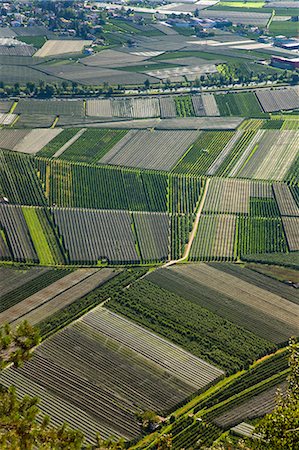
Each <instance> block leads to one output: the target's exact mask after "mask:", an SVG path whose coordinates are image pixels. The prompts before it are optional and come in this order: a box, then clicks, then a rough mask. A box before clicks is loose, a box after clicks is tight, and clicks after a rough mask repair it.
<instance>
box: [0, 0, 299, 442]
mask: <svg viewBox="0 0 299 450" xmlns="http://www.w3.org/2000/svg"><path fill="white" fill-rule="evenodd" d="M210 3H211V4H209V5H208V4H207V3H205V2H204V4H187V3H186V4H184V5H173V4H171V5H164V6H162V7H161V8H162V9H161V12H162V11H164V13H165V15H166V17H167V19H165V21H167V20H168V18H169V16H168V14H170V13H171V8H173V9H174V10H175V11H177V12H183V13H186V12H188V11H189V12H191V14H194V12H195V10H196V9H197V8H199V9H200V10H201V11H200V13H199V17H200V18H201V19H202V18H207V17H210V18H220V19H221V20H222V18H227V19H228V21H229V22H232V23H233V26H230V25H224V24H223V26H224V28H213V29H212V30H211V31H212V32H213V37H210V36H207V34H209V31H210V30H208V31H207V33H206V32H205V31H203V30H199V29H198V27H196V28H195V27H192V26H191V27H188V28H187V27H186V28H185V27H180V26H174V27H172V26H167V25H165V23H164V21H163V23H160V19H159V18H158V19H157V20H156V22H155V23H153V20H152V17H153V14H154V13H153V12H151V14H150V15H149V14H148V15H144V16H143V17H142V21H137V20H136V18H137V16H138V14H139V13H137V12H135V13H132V12H130V15H128V16H124V15H123V14H122V17H118V18H117V17H116V16H117V15H118V12H117V10H115V11H114V13H113V17H112V15H111V14H106V13H105V14H103V16H102V18H101V26H100V27H93V25H94V20H95V19H94V16H96V15H97V12H95V11H94V9H93V10H90V9H88V8H87V14H88V15H90V17H89V21H90V23H93V25H92V27H91V28H89V32H90V34H88V35H92V36H93V37H95V38H96V39H95V40H93V41H91V40H88V41H85V40H79V39H77V38H76V39H73V38H71V37H70V36H69V37H67V38H65V37H64V38H62V39H60V38H61V36H59V37H58V34H59V33H58V32H49V30H47V28H46V27H36V26H30V27H29V26H28V27H26V26H21V27H14V28H13V29H11V28H8V29H7V30H6V29H5V28H3V27H2V28H0V41H1V42H0V47H1V48H0V73H1V77H0V78H1V79H0V82H1V83H2V84H1V89H0V91H1V92H0V94H1V96H2V97H3V100H1V101H0V128H1V129H0V261H1V267H0V291H1V294H0V322H1V323H5V322H10V323H11V324H12V326H15V325H16V324H18V323H20V322H21V321H22V320H23V319H27V320H28V321H29V322H30V323H32V324H35V325H37V326H38V327H39V329H40V332H41V335H42V338H43V340H44V341H43V343H42V344H41V345H40V346H38V348H37V349H36V350H35V354H34V356H33V358H32V359H31V360H30V361H29V362H26V363H25V365H24V366H23V367H22V368H20V369H18V370H12V369H8V370H6V371H4V372H3V373H1V375H0V382H1V383H2V384H3V385H4V386H9V385H10V384H14V385H15V386H16V387H17V390H18V392H19V395H20V396H22V395H24V394H30V395H32V396H33V395H38V396H39V397H40V398H41V410H42V412H43V413H46V414H49V416H50V417H51V418H52V422H53V423H54V424H58V423H60V424H61V423H63V422H65V421H66V422H67V423H68V424H70V426H72V427H74V428H78V429H80V430H82V431H83V432H84V434H85V436H86V442H87V443H94V442H95V436H96V433H97V432H100V434H101V436H102V437H103V438H109V437H111V436H112V438H113V439H117V438H119V437H124V438H125V439H126V440H128V441H129V440H132V439H134V442H133V441H131V442H130V443H128V446H134V448H136V450H137V449H145V448H153V449H154V448H156V447H158V446H159V445H160V444H158V443H157V441H156V439H157V438H159V436H160V435H165V434H166V435H171V436H172V447H173V449H174V450H181V449H182V448H184V449H191V448H203V447H209V446H211V445H212V443H213V442H214V441H215V440H216V439H218V438H219V437H220V436H221V435H222V434H223V433H224V432H228V433H229V434H230V433H231V432H230V431H229V430H230V428H231V427H234V426H237V428H239V429H240V430H241V431H242V430H243V431H244V429H245V432H246V430H247V431H248V429H249V428H250V425H245V426H244V425H241V426H240V427H238V424H239V422H242V421H248V420H251V419H255V418H256V417H257V416H261V415H263V414H265V413H266V412H268V411H270V410H271V409H272V408H273V405H274V397H275V391H276V389H277V387H281V388H282V389H283V390H284V389H285V380H286V377H287V375H288V371H289V369H288V363H287V352H286V350H285V348H284V347H285V346H286V345H287V342H288V339H289V337H290V336H291V335H294V336H298V335H299V327H298V323H299V310H298V308H299V295H298V289H296V287H297V284H296V283H298V280H299V278H298V277H299V275H298V268H299V222H298V221H299V153H298V144H297V142H298V139H299V135H298V130H299V120H298V118H299V116H298V110H299V97H298V89H297V86H296V74H295V73H293V72H292V71H291V70H284V69H279V68H276V67H273V66H272V65H271V64H270V60H271V56H272V55H276V56H285V57H290V58H291V57H292V51H291V50H286V49H283V48H280V47H278V46H273V45H272V43H271V42H268V43H264V42H258V40H259V41H260V39H258V38H259V37H260V36H261V35H269V36H271V35H273V33H275V30H276V31H277V32H278V30H280V34H282V33H283V34H286V35H287V36H288V35H291V34H293V32H294V29H295V27H296V25H295V22H293V21H290V20H289V17H291V15H293V14H295V13H296V11H295V10H294V5H293V4H292V2H290V4H289V2H288V5H286V4H285V2H283V3H284V7H281V6H282V5H280V4H278V3H282V2H270V4H268V3H267V4H264V3H263V2H258V1H257V2H247V3H242V2H225V1H222V2H220V3H218V4H217V5H216V4H215V6H212V3H213V2H210ZM287 6H288V7H287ZM295 6H296V5H295ZM108 7H109V8H111V7H113V5H111V4H109V5H108ZM121 7H122V6H120V8H121ZM74 8H76V6H75V4H74ZM93 8H94V6H93ZM125 8H127V7H125ZM130 8H132V9H134V8H135V7H134V6H132V5H131V6H130ZM85 9H86V8H83V10H82V11H81V13H82V14H83V15H84V14H85ZM153 9H154V8H153ZM272 9H273V10H275V14H274V13H273V17H271V13H272ZM8 17H10V16H8ZM80 17H81V16H80ZM270 17H271V19H270ZM269 19H270V20H269ZM272 19H273V20H272ZM5 20H6V19H5ZM25 20H26V16H25ZM76 20H77V19H76ZM80 20H81V19H80ZM177 20H179V21H182V20H187V21H189V18H188V17H187V16H186V15H184V19H183V18H178V17H177ZM70 21H71V22H73V20H72V19H70ZM89 21H88V23H89ZM78 23H80V22H79V21H77V22H76V26H74V31H75V32H76V33H78V36H79V35H81V36H82V33H83V32H84V33H85V31H84V30H83V29H81V28H80V26H79V27H78V26H77V25H78ZM210 24H211V22H210ZM240 24H241V25H240ZM267 24H268V25H269V26H268V29H267ZM74 25H75V24H74ZM57 26H60V25H59V24H58V23H57ZM251 26H258V27H259V31H258V32H257V33H256V32H255V31H253V29H252V27H251ZM95 30H97V31H96V36H95ZM30 33H31V34H30ZM276 34H277V33H276ZM5 39H10V40H12V39H13V40H17V42H19V44H18V45H17V46H15V48H10V49H7V45H6V46H5V45H4V43H5V42H7V41H5ZM21 41H22V43H21ZM99 42H101V44H100V43H99ZM86 46H87V47H89V49H88V50H85V51H84V52H83V49H84V47H86ZM4 47H5V48H4ZM89 52H93V54H92V55H91V56H87V53H89ZM33 53H34V56H30V55H33ZM21 54H23V55H28V56H18V55H21ZM17 83H19V85H18V84H17ZM26 83H27V84H26ZM5 96H6V97H7V99H5V100H4V97H5ZM6 97H5V98H6ZM47 97H51V99H49V98H47ZM261 262H262V263H263V264H261ZM148 410H152V411H154V412H155V413H157V414H158V415H159V417H160V418H161V419H162V421H163V422H162V423H161V424H160V426H159V428H158V429H157V430H155V431H154V433H150V434H145V435H141V426H140V423H138V421H137V418H136V413H137V412H139V413H143V412H145V411H148ZM171 414H173V416H172V418H171V420H170V415H171ZM164 418H165V421H164V420H163V419H164ZM248 427H249V428H248ZM251 430H252V428H251ZM139 438H141V441H140V442H138V441H137V440H138V439H139Z"/></svg>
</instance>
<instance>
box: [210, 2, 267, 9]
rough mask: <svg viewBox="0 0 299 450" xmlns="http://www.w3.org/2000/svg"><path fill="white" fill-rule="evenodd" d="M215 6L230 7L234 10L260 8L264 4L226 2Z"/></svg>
mask: <svg viewBox="0 0 299 450" xmlns="http://www.w3.org/2000/svg"><path fill="white" fill-rule="evenodd" d="M217 6H231V7H235V8H262V7H263V6H265V2H259V1H257V2H253V1H251V2H229V1H228V2H226V1H222V2H219V3H218V4H217Z"/></svg>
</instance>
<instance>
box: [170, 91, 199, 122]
mask: <svg viewBox="0 0 299 450" xmlns="http://www.w3.org/2000/svg"><path fill="white" fill-rule="evenodd" d="M174 103H175V107H176V112H177V115H178V116H179V117H193V116H195V112H194V108H193V103H192V97H191V96H190V95H182V96H179V97H174Z"/></svg>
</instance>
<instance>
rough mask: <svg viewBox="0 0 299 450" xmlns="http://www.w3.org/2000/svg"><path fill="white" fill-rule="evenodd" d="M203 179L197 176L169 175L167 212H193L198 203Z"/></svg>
mask: <svg viewBox="0 0 299 450" xmlns="http://www.w3.org/2000/svg"><path fill="white" fill-rule="evenodd" d="M203 184H204V181H203V179H201V178H197V177H187V176H182V175H178V176H174V175H170V177H169V194H168V196H169V212H170V213H171V214H193V213H194V211H195V209H196V206H197V205H198V202H199V199H200V194H201V192H202V188H203Z"/></svg>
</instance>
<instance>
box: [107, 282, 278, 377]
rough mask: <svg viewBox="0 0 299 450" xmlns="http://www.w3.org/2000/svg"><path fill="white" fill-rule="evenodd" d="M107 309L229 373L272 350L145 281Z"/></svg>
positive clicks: (225, 321)
mask: <svg viewBox="0 0 299 450" xmlns="http://www.w3.org/2000/svg"><path fill="white" fill-rule="evenodd" d="M107 306H108V308H109V309H112V310H113V311H116V312H119V313H120V314H122V315H125V316H127V317H128V318H130V319H133V320H134V321H136V322H137V323H139V324H141V325H143V326H145V327H147V328H149V329H151V330H153V331H154V332H157V333H159V334H160V335H162V336H164V337H166V338H167V339H169V340H170V341H172V342H173V343H175V344H177V345H180V346H181V347H183V348H185V349H186V350H187V351H190V352H191V353H193V354H194V355H196V356H198V357H200V358H203V359H205V360H206V361H209V362H210V363H212V364H216V365H218V366H220V367H222V368H223V369H224V370H226V371H228V372H230V371H234V370H237V369H238V368H240V367H243V366H246V365H247V364H248V363H249V361H250V360H253V359H254V358H255V356H256V355H257V354H258V355H260V354H261V353H263V351H265V349H266V348H271V344H269V343H268V342H267V341H265V340H263V339H261V338H258V337H257V336H256V335H254V334H252V333H250V332H249V331H246V330H245V329H242V328H241V327H237V326H236V325H234V324H233V323H232V322H229V321H228V320H226V319H224V318H223V317H220V316H218V315H217V314H215V313H212V312H210V311H207V309H206V308H203V307H201V306H199V305H198V304H195V303H193V302H192V301H190V300H188V299H185V298H184V297H182V296H179V295H176V294H174V293H171V292H169V291H167V290H165V289H162V288H159V287H158V286H157V285H155V284H153V283H151V282H149V281H146V280H142V281H140V282H138V283H135V285H133V286H131V287H130V289H127V290H126V291H125V292H123V293H122V294H121V295H118V296H116V297H115V298H113V299H112V300H111V301H109V303H108V304H107ZM232 355H233V356H232ZM199 375H200V374H199Z"/></svg>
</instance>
